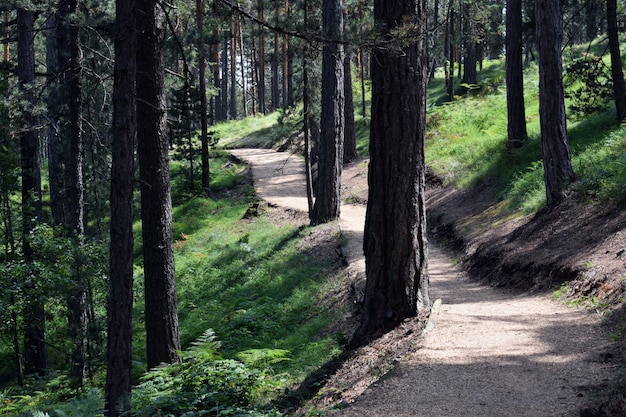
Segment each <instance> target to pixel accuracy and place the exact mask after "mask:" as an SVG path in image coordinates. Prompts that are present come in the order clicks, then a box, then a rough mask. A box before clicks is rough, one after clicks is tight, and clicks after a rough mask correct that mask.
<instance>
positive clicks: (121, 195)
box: [105, 0, 137, 417]
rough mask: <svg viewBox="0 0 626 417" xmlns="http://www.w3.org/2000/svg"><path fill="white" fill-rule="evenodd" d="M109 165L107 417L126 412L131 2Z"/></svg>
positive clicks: (120, 49) (123, 29) (119, 16)
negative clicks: (109, 236)
mask: <svg viewBox="0 0 626 417" xmlns="http://www.w3.org/2000/svg"><path fill="white" fill-rule="evenodd" d="M115 16H116V29H117V30H116V31H115V34H116V36H115V68H114V73H113V121H112V124H111V125H112V133H113V143H112V159H111V231H110V234H111V243H110V255H109V257H110V258H109V305H108V323H107V329H108V330H107V338H108V340H107V360H106V367H107V376H106V385H105V410H106V415H107V417H118V416H122V415H127V412H128V411H129V410H130V389H131V369H132V307H133V220H134V219H133V217H134V213H133V191H134V185H135V177H134V175H135V164H134V161H135V133H136V124H135V95H136V94H135V93H136V84H135V77H136V67H135V62H136V61H135V56H136V50H137V38H136V32H135V1H134V0H117V1H116V10H115Z"/></svg>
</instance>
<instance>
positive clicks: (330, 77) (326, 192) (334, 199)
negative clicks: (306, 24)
mask: <svg viewBox="0 0 626 417" xmlns="http://www.w3.org/2000/svg"><path fill="white" fill-rule="evenodd" d="M341 3H342V2H341V0H324V1H323V3H322V4H323V5H322V9H323V17H322V30H323V34H324V38H326V39H331V40H339V39H341V37H342V35H343V23H342V21H343V15H342V7H341V6H342V4H341ZM343 77H344V74H343V45H341V44H340V43H338V42H332V41H331V42H326V43H324V46H323V49H322V117H321V136H320V145H319V149H320V153H319V169H318V181H317V189H316V191H317V192H316V199H315V204H314V207H313V215H312V217H311V224H314V225H315V224H320V223H325V222H328V221H332V220H334V219H337V218H339V213H340V206H341V171H342V168H343V140H344V128H345V115H344V105H345V97H344V80H343Z"/></svg>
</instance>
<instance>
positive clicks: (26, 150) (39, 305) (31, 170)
mask: <svg viewBox="0 0 626 417" xmlns="http://www.w3.org/2000/svg"><path fill="white" fill-rule="evenodd" d="M34 37H35V27H34V14H33V12H32V11H31V10H26V9H22V8H18V9H17V77H18V87H19V91H20V93H21V94H22V97H23V102H24V103H25V106H23V108H22V111H21V119H20V129H19V131H20V132H19V139H20V157H21V171H22V251H23V254H24V262H25V264H26V266H27V268H28V269H30V271H29V272H28V273H29V275H31V277H30V280H31V281H32V282H33V283H34V281H35V280H36V274H37V272H36V271H34V270H32V263H33V261H34V253H33V250H32V248H31V246H30V242H29V235H30V232H31V231H32V230H33V229H34V227H35V225H36V222H37V219H38V218H39V217H40V215H41V176H40V166H39V146H38V140H37V132H36V131H35V129H36V127H35V126H36V118H35V115H34V114H33V109H34V106H35V95H34V92H33V90H32V89H33V86H32V85H31V84H32V83H33V82H34V81H35V39H34ZM33 283H31V284H27V288H26V291H27V292H28V299H26V300H25V306H24V327H25V328H24V358H25V365H26V372H27V373H32V372H36V373H38V374H39V375H41V376H43V375H45V374H46V373H47V368H48V351H47V345H46V315H45V308H44V301H43V298H42V294H40V293H39V290H38V289H37V288H36V285H33Z"/></svg>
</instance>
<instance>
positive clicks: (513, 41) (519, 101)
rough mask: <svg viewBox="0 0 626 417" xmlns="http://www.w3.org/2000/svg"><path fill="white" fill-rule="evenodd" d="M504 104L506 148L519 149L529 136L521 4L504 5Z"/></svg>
mask: <svg viewBox="0 0 626 417" xmlns="http://www.w3.org/2000/svg"><path fill="white" fill-rule="evenodd" d="M506 104H507V118H508V124H507V132H508V142H507V147H508V149H514V148H520V147H521V146H522V145H523V144H524V141H525V140H526V138H528V133H527V130H526V110H525V107H524V72H523V66H522V1H521V0H507V3H506Z"/></svg>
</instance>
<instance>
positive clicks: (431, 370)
mask: <svg viewBox="0 0 626 417" xmlns="http://www.w3.org/2000/svg"><path fill="white" fill-rule="evenodd" d="M232 152H233V154H234V155H236V156H237V157H239V158H241V159H243V160H245V161H247V162H248V163H250V164H251V166H252V173H253V176H254V181H255V187H256V189H257V192H258V195H259V197H261V198H262V199H265V200H267V201H268V202H269V203H271V204H276V205H280V206H284V207H290V208H292V209H297V210H302V211H306V209H307V203H306V198H305V197H304V196H305V194H304V187H303V186H302V184H303V183H304V180H303V179H302V178H303V177H302V176H301V175H302V162H301V160H300V159H299V158H297V157H295V156H293V155H291V154H289V153H276V152H274V151H272V150H259V149H254V150H246V149H242V150H233V151H232ZM366 170H367V165H366V161H365V162H363V161H360V162H357V163H355V164H352V165H350V166H349V167H347V168H346V170H345V171H344V176H343V184H344V190H343V191H344V198H346V197H347V198H348V199H349V200H350V201H356V202H364V201H365V200H366V197H367V195H366V186H364V184H366ZM341 213H342V219H341V222H340V224H341V229H342V233H345V234H346V235H347V236H348V238H349V246H348V255H349V258H350V267H349V268H350V269H351V274H352V275H354V276H357V277H361V280H362V278H363V276H364V268H365V263H364V260H363V255H362V249H361V247H362V238H363V224H364V215H365V207H364V205H359V204H351V205H346V206H342V209H341ZM457 264H458V260H456V259H454V255H448V254H446V252H445V251H444V250H442V249H440V248H437V247H435V246H433V245H431V247H430V260H429V272H430V282H431V298H432V299H433V300H435V299H440V300H441V302H442V303H441V306H440V307H439V308H435V309H433V313H432V314H431V323H430V325H429V327H428V330H427V331H426V332H424V333H420V332H415V331H413V330H407V329H406V328H400V329H398V331H396V332H392V334H390V335H388V336H386V337H385V338H383V339H384V340H381V341H377V342H375V343H373V344H372V345H371V346H366V347H364V348H361V349H359V351H357V352H356V353H355V355H353V356H352V357H351V359H350V360H349V361H347V362H346V363H345V364H344V365H343V367H342V369H340V370H339V371H338V372H337V373H336V375H335V376H334V377H332V378H331V379H330V380H329V381H328V382H327V383H326V385H325V386H324V388H323V389H322V390H321V391H320V393H319V394H318V396H317V397H316V398H315V399H313V400H312V401H311V402H310V403H309V406H313V407H316V408H318V409H324V410H325V412H326V413H327V414H328V415H338V416H398V417H400V416H407V417H408V416H413V417H417V416H429V417H430V416H529V417H530V416H533V417H540V416H578V415H580V414H579V413H580V411H579V410H580V409H583V408H585V407H586V406H588V405H590V404H592V403H593V402H594V401H595V400H596V398H597V396H598V394H599V393H601V392H602V391H606V390H608V388H609V387H610V386H611V384H612V381H613V380H614V378H615V372H616V370H617V368H618V366H619V365H618V362H619V361H618V358H617V357H616V356H617V355H616V354H615V352H616V346H615V344H614V343H613V342H612V341H611V339H610V338H609V335H608V332H607V330H606V328H605V327H603V326H600V325H599V323H600V319H599V317H598V316H596V315H592V314H589V313H588V312H587V311H586V310H584V309H582V308H578V307H567V306H565V305H563V304H562V303H559V302H555V301H552V300H550V299H549V298H548V296H547V295H545V294H544V295H536V294H535V295H533V294H529V293H520V292H519V291H517V292H516V293H512V292H510V291H509V292H506V291H504V290H496V289H493V288H491V287H488V286H484V285H481V284H479V283H477V282H475V281H472V280H470V279H469V278H468V276H467V275H466V274H465V273H464V272H463V271H462V270H461V269H460V268H459V267H458V265H457ZM433 324H434V326H433ZM407 326H408V327H410V326H411V324H410V323H407ZM394 351H395V352H394ZM381 357H382V358H383V359H382V360H381ZM364 369H365V370H364ZM383 375H384V376H383ZM381 376H382V378H380V377H381ZM379 378H380V379H379Z"/></svg>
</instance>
